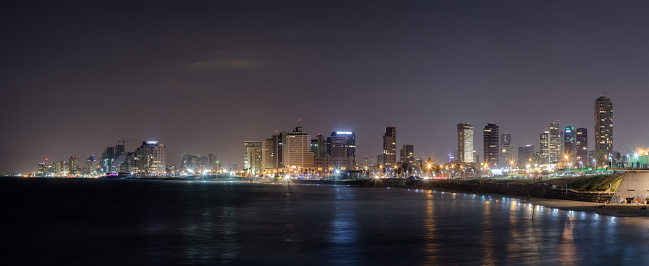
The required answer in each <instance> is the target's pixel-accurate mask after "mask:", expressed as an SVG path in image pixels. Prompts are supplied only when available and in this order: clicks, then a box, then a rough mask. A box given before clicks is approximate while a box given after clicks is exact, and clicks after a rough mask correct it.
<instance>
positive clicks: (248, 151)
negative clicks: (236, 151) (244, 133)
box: [243, 141, 262, 174]
mask: <svg viewBox="0 0 649 266" xmlns="http://www.w3.org/2000/svg"><path fill="white" fill-rule="evenodd" d="M243 146H244V152H243V154H244V156H243V157H244V158H243V165H244V166H243V168H244V169H246V171H248V173H251V174H256V173H259V171H260V170H261V169H262V142H261V141H245V142H244V143H243Z"/></svg>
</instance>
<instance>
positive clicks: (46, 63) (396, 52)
mask: <svg viewBox="0 0 649 266" xmlns="http://www.w3.org/2000/svg"><path fill="white" fill-rule="evenodd" d="M648 12H649V2H646V1H624V2H621V1H537V2H531V1H480V2H477V1H476V2H471V1H445V2H433V1H421V2H403V1H392V2H380V1H295V2H292V1H259V2H252V1H227V2H226V1H204V2H199V1H178V2H160V1H151V2H142V1H127V2H123V3H118V2H115V1H110V2H98V1H80V2H63V1H42V2H38V1H11V2H9V1H3V3H2V4H0V21H1V23H0V34H2V35H1V36H2V37H1V40H2V41H0V53H1V58H2V59H1V60H0V75H1V78H0V88H1V90H2V97H1V98H0V99H1V101H2V104H1V108H2V112H1V115H0V122H1V125H2V136H1V137H2V138H1V141H2V142H1V143H0V147H2V152H1V153H0V156H1V157H0V173H12V172H19V171H20V172H23V173H25V172H32V171H36V165H37V163H38V162H40V161H43V160H44V158H46V157H47V158H48V159H49V160H50V161H60V160H67V159H68V158H69V156H70V155H73V154H74V155H76V156H79V157H81V159H85V158H87V157H88V156H89V155H90V154H91V153H94V154H95V155H96V156H98V157H100V156H101V152H102V151H103V149H104V148H105V147H106V146H112V145H116V144H118V142H117V141H118V140H120V139H127V140H159V141H160V142H161V143H163V144H164V145H165V146H167V165H172V164H175V165H177V166H179V165H180V159H181V156H182V154H183V153H184V152H186V153H191V154H203V155H207V154H208V153H210V152H215V153H216V154H217V156H218V159H219V160H220V161H221V162H222V163H224V165H225V166H228V167H229V166H230V165H232V164H235V163H236V164H238V165H239V166H242V165H243V142H244V141H246V140H263V139H265V138H268V137H270V135H271V134H272V133H273V132H275V130H279V131H282V130H285V131H290V130H291V129H292V128H293V127H295V126H297V120H298V119H301V120H302V126H304V128H305V130H306V131H307V132H310V133H311V134H312V135H316V134H318V133H322V134H323V135H329V134H330V133H331V131H336V130H344V131H355V132H356V134H357V147H358V148H357V160H359V161H360V157H362V156H363V155H370V156H376V155H378V154H379V153H380V152H381V149H382V147H381V145H382V134H383V131H384V127H385V126H386V125H395V126H396V127H397V145H398V146H397V147H399V148H400V147H401V145H402V144H413V145H414V146H415V154H416V157H419V158H427V157H432V158H433V160H437V161H443V160H447V154H448V153H449V152H451V151H452V150H453V149H454V148H455V146H456V145H457V139H456V125H457V124H458V123H460V122H469V123H471V124H472V125H474V126H475V127H476V132H475V136H476V137H475V140H474V143H475V149H476V151H477V152H478V154H480V155H481V156H480V157H481V159H482V128H483V127H484V126H485V125H486V124H487V123H489V122H494V123H496V124H497V125H499V126H500V131H501V133H504V132H509V133H511V134H512V140H513V143H514V146H515V147H518V146H522V145H525V144H530V143H531V144H534V145H535V146H536V149H537V151H538V148H539V147H538V145H539V144H538V142H539V134H540V133H542V131H543V130H544V128H545V127H548V125H549V122H550V121H553V120H560V122H561V126H562V127H564V126H567V125H571V126H575V127H585V128H587V129H588V133H589V148H590V149H593V146H594V145H593V139H594V138H593V130H594V129H593V128H594V122H593V119H594V118H593V110H594V101H595V99H596V98H597V97H599V96H600V95H604V96H607V97H609V98H611V100H612V101H613V105H614V125H615V130H614V141H615V142H614V149H615V150H617V151H620V152H622V153H627V152H629V151H631V150H632V149H633V147H634V146H639V145H640V146H649V143H648V142H649V121H648V119H647V101H649V89H648V88H647V84H649V16H648V15H647V14H648ZM137 145H139V144H138V143H137V142H128V143H127V150H134V149H135V148H136V147H137Z"/></svg>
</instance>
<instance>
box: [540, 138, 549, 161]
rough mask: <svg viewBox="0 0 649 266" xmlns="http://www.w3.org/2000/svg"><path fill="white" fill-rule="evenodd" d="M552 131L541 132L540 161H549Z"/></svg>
mask: <svg viewBox="0 0 649 266" xmlns="http://www.w3.org/2000/svg"><path fill="white" fill-rule="evenodd" d="M549 141H550V131H545V132H543V133H541V137H540V140H539V163H549V158H550V157H549V156H550V155H549V149H548V147H549V145H550V144H549Z"/></svg>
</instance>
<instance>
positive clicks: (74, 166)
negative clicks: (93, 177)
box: [68, 155, 81, 175]
mask: <svg viewBox="0 0 649 266" xmlns="http://www.w3.org/2000/svg"><path fill="white" fill-rule="evenodd" d="M79 170H81V169H79V158H77V157H76V156H74V155H73V156H72V157H70V161H68V171H69V173H70V175H77V174H79Z"/></svg>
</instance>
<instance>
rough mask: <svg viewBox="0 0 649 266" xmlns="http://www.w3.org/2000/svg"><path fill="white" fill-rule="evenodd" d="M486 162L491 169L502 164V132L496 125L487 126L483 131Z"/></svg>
mask: <svg viewBox="0 0 649 266" xmlns="http://www.w3.org/2000/svg"><path fill="white" fill-rule="evenodd" d="M482 134H483V144H484V146H483V148H484V162H485V164H487V165H488V166H489V167H490V168H491V167H495V166H496V164H498V163H499V162H500V144H499V143H500V140H499V138H500V132H499V128H498V126H497V125H496V124H494V123H489V124H487V125H486V126H485V127H484V129H483V130H482Z"/></svg>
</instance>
